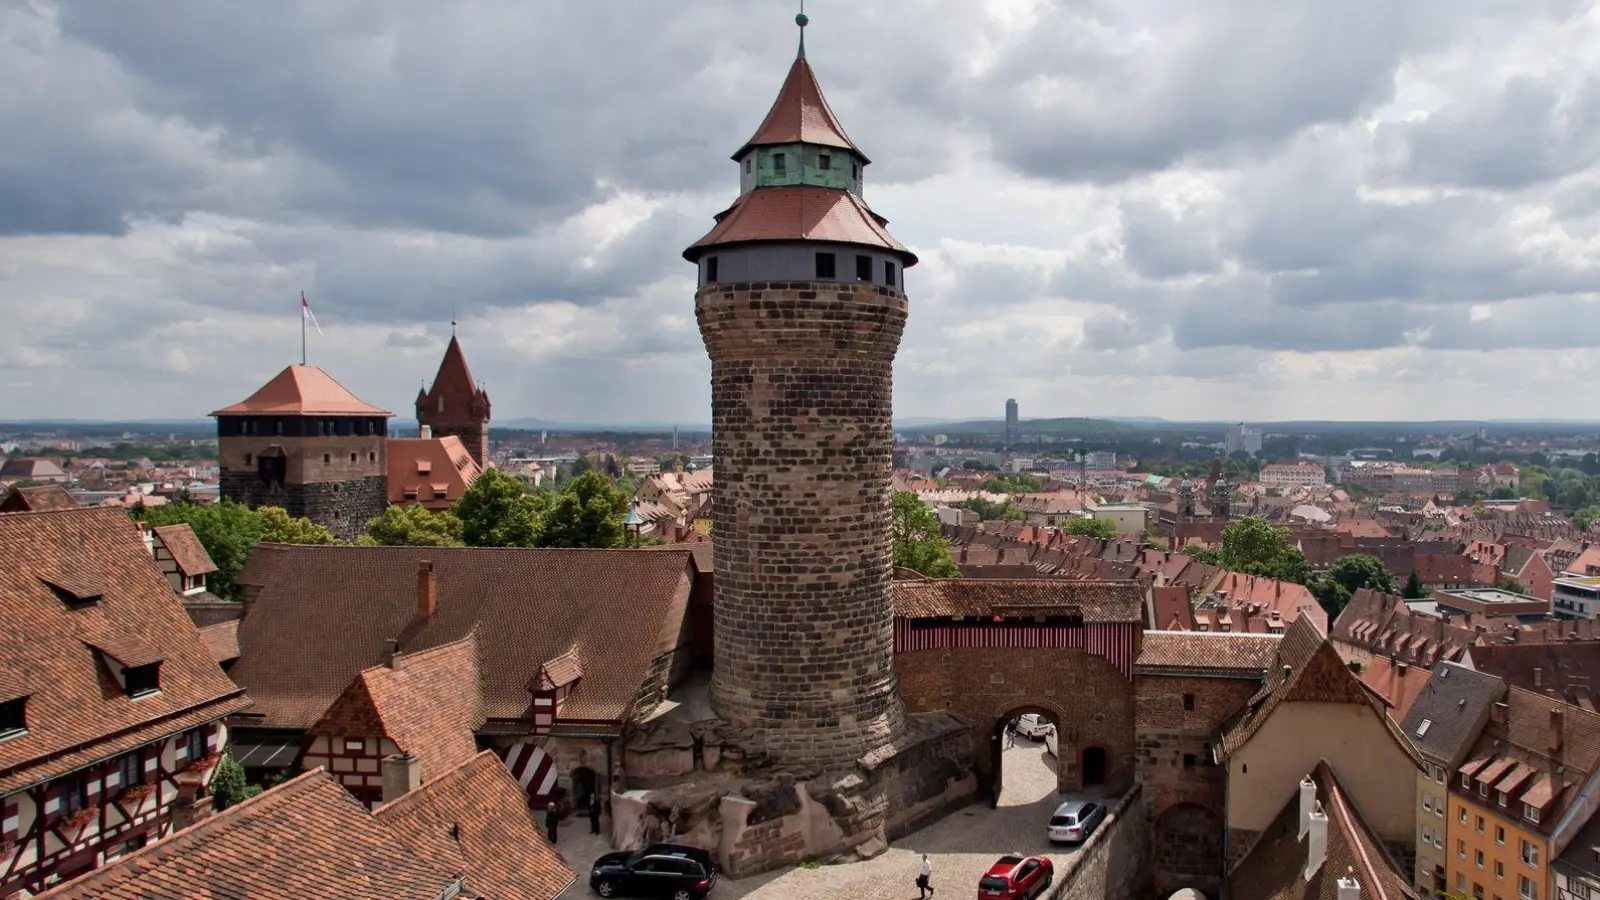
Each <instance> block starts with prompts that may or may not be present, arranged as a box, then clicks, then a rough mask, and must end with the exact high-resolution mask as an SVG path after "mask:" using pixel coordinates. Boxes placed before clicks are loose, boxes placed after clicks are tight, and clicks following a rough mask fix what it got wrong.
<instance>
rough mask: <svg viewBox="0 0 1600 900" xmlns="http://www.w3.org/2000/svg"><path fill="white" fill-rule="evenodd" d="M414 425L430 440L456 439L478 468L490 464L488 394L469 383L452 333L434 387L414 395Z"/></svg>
mask: <svg viewBox="0 0 1600 900" xmlns="http://www.w3.org/2000/svg"><path fill="white" fill-rule="evenodd" d="M417 423H418V424H419V425H422V426H425V427H427V428H428V429H429V431H430V432H431V436H432V437H436V438H443V437H457V438H460V439H461V443H463V444H465V445H466V447H467V452H468V453H470V454H472V460H473V462H476V463H477V464H478V468H480V469H482V468H483V467H485V466H487V465H488V464H489V394H488V392H487V391H485V390H484V389H483V388H481V387H479V386H478V385H477V383H476V382H474V381H473V380H472V371H471V370H470V369H468V368H467V357H466V355H465V354H463V353H462V352H461V342H460V341H458V340H456V336H455V334H454V333H452V334H451V335H450V345H449V346H448V347H445V349H444V359H443V360H441V361H440V363H439V373H438V374H437V375H435V376H433V387H431V388H429V389H427V390H423V391H418V392H417Z"/></svg>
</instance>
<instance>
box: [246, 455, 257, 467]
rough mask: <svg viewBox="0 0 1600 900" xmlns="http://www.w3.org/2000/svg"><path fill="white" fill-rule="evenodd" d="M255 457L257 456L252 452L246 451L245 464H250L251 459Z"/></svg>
mask: <svg viewBox="0 0 1600 900" xmlns="http://www.w3.org/2000/svg"><path fill="white" fill-rule="evenodd" d="M254 458H255V457H253V456H251V455H250V454H248V453H246V454H245V455H244V464H245V465H247V466H248V465H250V462H251V460H253V459H254Z"/></svg>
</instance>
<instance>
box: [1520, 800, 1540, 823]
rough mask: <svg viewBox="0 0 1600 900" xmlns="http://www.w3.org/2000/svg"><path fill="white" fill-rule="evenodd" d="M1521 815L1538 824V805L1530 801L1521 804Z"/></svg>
mask: <svg viewBox="0 0 1600 900" xmlns="http://www.w3.org/2000/svg"><path fill="white" fill-rule="evenodd" d="M1522 817H1523V818H1524V819H1527V820H1528V821H1529V822H1532V823H1533V824H1535V825H1537V824H1539V807H1537V806H1534V805H1533V804H1532V803H1524V804H1522Z"/></svg>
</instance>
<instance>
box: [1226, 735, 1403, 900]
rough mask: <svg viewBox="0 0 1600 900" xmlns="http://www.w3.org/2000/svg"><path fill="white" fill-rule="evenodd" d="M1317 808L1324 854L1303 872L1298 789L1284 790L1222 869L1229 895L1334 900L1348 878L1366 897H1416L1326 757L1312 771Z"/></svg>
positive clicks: (1256, 899) (1238, 899)
mask: <svg viewBox="0 0 1600 900" xmlns="http://www.w3.org/2000/svg"><path fill="white" fill-rule="evenodd" d="M1310 774H1311V781H1312V783H1313V784H1315V785H1316V793H1317V807H1318V808H1319V809H1320V811H1321V812H1322V813H1323V815H1325V816H1327V817H1328V832H1327V843H1326V846H1325V849H1326V853H1327V855H1326V856H1324V857H1323V860H1322V864H1321V865H1320V866H1318V867H1317V868H1316V869H1315V871H1313V872H1311V873H1310V876H1309V877H1307V874H1306V864H1307V862H1308V859H1307V851H1308V847H1309V841H1307V840H1305V839H1304V838H1301V837H1300V827H1299V826H1300V793H1299V791H1295V792H1293V793H1291V794H1290V799H1289V802H1287V803H1285V804H1284V806H1283V809H1282V810H1281V811H1280V812H1279V813H1278V815H1277V817H1276V818H1274V819H1273V820H1272V824H1270V825H1268V826H1267V827H1266V829H1265V830H1263V831H1262V832H1261V834H1260V835H1259V836H1258V837H1257V838H1256V841H1255V843H1254V844H1252V845H1251V847H1250V850H1249V851H1248V852H1247V853H1246V854H1245V857H1244V859H1241V860H1240V861H1239V864H1238V865H1237V866H1236V867H1235V868H1234V869H1233V871H1232V872H1230V873H1229V874H1228V884H1227V888H1226V890H1227V894H1228V896H1231V897H1233V898H1235V900H1338V898H1339V896H1340V892H1339V884H1338V882H1339V879H1340V878H1343V877H1351V878H1353V879H1354V880H1355V881H1356V882H1357V883H1358V884H1359V885H1360V887H1361V896H1362V897H1363V898H1371V900H1411V898H1415V897H1416V896H1417V893H1416V890H1415V889H1414V888H1413V887H1412V886H1411V881H1410V877H1409V875H1410V873H1409V872H1408V871H1407V870H1406V869H1405V868H1403V867H1402V866H1401V865H1399V864H1397V863H1396V862H1395V860H1394V859H1393V858H1392V857H1391V856H1390V855H1389V853H1388V851H1387V850H1386V848H1385V847H1384V845H1383V842H1381V841H1379V840H1378V838H1377V835H1376V834H1375V833H1374V832H1373V830H1372V828H1371V827H1370V826H1369V825H1368V824H1367V822H1366V820H1365V819H1364V818H1362V815H1361V810H1360V809H1358V808H1357V807H1356V805H1355V802H1354V800H1353V799H1352V798H1351V796H1350V794H1349V793H1348V792H1346V791H1345V790H1344V787H1343V785H1341V784H1340V783H1339V779H1338V776H1337V775H1335V774H1334V771H1333V769H1332V768H1331V767H1330V766H1329V765H1328V764H1327V762H1319V763H1318V764H1317V767H1316V768H1315V769H1314V770H1312V772H1311V773H1310Z"/></svg>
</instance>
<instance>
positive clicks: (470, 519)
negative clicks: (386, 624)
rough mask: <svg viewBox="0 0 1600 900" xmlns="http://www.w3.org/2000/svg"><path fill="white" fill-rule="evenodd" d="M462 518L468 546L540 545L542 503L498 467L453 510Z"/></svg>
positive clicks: (475, 483)
mask: <svg viewBox="0 0 1600 900" xmlns="http://www.w3.org/2000/svg"><path fill="white" fill-rule="evenodd" d="M450 511H451V512H452V513H454V514H455V517H456V518H457V519H459V520H460V521H461V539H462V540H463V541H465V542H466V544H467V546H468V547H537V546H539V514H540V513H541V512H542V511H543V504H541V503H540V502H539V498H538V497H537V496H535V495H532V494H529V493H528V489H527V486H526V485H524V484H523V483H522V482H521V481H520V480H518V479H517V478H514V477H512V476H510V475H507V474H506V473H504V472H502V471H500V470H499V469H488V470H485V471H484V472H483V474H481V475H479V476H478V477H477V479H476V480H475V481H473V482H472V486H471V487H469V488H467V489H466V491H465V492H463V493H462V495H461V499H459V500H457V501H456V505H455V506H454V507H452V508H451V510H450Z"/></svg>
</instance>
